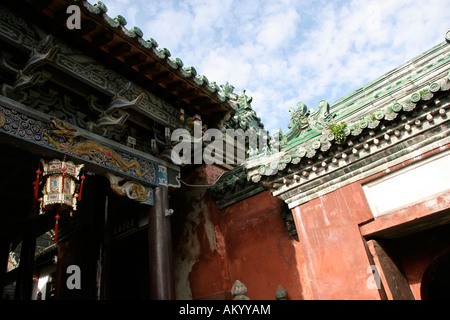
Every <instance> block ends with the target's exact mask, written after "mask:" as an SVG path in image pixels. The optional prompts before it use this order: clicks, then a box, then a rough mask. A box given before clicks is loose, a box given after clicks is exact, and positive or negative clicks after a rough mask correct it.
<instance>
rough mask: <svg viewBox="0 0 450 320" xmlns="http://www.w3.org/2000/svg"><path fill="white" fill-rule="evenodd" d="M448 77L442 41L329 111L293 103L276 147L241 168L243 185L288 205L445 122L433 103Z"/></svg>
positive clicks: (449, 58) (449, 85) (449, 48)
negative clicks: (313, 186) (256, 186)
mask: <svg viewBox="0 0 450 320" xmlns="http://www.w3.org/2000/svg"><path fill="white" fill-rule="evenodd" d="M448 41H449V40H448V39H447V42H448ZM449 70H450V45H449V44H448V43H446V42H442V43H440V44H438V45H436V46H435V47H433V48H431V49H430V50H428V51H426V52H425V53H423V54H421V55H420V56H418V57H416V58H415V59H413V60H411V61H409V62H407V63H405V64H404V65H402V66H400V67H398V68H396V69H394V70H392V71H391V72H388V73H386V74H385V75H383V76H381V77H379V78H378V79H376V80H375V81H372V82H371V83H369V84H367V85H365V86H363V87H362V88H360V89H358V90H356V91H354V92H352V93H350V94H349V95H347V96H345V97H343V98H342V99H339V100H338V101H336V102H335V103H333V104H331V105H330V104H328V103H327V102H326V101H325V100H322V101H320V102H319V108H318V110H317V111H315V110H314V109H312V108H308V107H307V106H306V105H304V104H303V103H301V102H300V103H298V104H297V107H296V108H291V109H290V112H291V123H290V125H289V127H290V130H289V131H288V132H287V133H286V134H284V133H283V132H282V131H281V130H279V131H278V132H276V133H275V138H278V141H276V142H277V143H275V144H274V146H275V147H274V146H272V147H273V148H272V150H271V151H269V152H266V153H265V154H260V155H258V156H257V157H253V158H251V159H249V160H248V161H247V162H246V164H245V168H246V170H247V173H248V179H249V180H251V181H253V182H257V183H260V184H262V185H263V186H265V187H266V188H269V189H271V190H272V192H273V194H274V195H279V196H280V195H282V194H284V196H283V197H286V198H290V197H292V196H293V195H294V194H296V193H301V190H300V189H301V188H300V186H301V185H303V188H304V184H305V183H308V182H309V181H313V180H317V181H319V180H320V178H321V177H322V178H323V177H325V176H328V177H331V176H332V173H333V172H334V171H336V170H338V169H340V168H343V167H345V166H348V167H350V166H349V165H350V164H352V163H356V162H359V163H361V161H360V160H361V159H364V158H366V157H369V156H370V155H373V154H375V153H377V152H378V149H379V147H378V146H380V145H381V144H383V143H385V142H386V147H389V146H390V145H394V144H397V143H400V142H401V141H403V140H404V141H406V140H407V139H408V138H409V137H410V136H412V135H413V132H414V133H418V132H420V131H423V130H429V129H430V128H433V127H435V126H437V125H439V124H440V123H441V122H442V124H444V123H446V113H447V110H446V109H447V107H448V105H447V104H445V105H444V102H442V106H441V100H440V99H441V98H439V97H440V96H442V94H443V93H444V92H447V91H448V90H450V73H449ZM418 106H421V107H420V108H418ZM415 128H418V130H417V132H415V131H414V130H415ZM273 143H274V142H273ZM336 172H337V171H336ZM322 182H324V181H322ZM299 188H300V189H299ZM295 190H296V191H295ZM316 191H317V190H316ZM305 199H306V198H304V200H301V201H306V200H305ZM299 201H300V200H299ZM297 204H298V201H297Z"/></svg>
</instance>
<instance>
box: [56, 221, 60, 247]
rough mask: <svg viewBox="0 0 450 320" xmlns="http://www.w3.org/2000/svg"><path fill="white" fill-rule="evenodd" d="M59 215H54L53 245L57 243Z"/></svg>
mask: <svg viewBox="0 0 450 320" xmlns="http://www.w3.org/2000/svg"><path fill="white" fill-rule="evenodd" d="M59 218H60V217H59V215H56V216H55V219H56V221H55V243H57V242H58V220H59Z"/></svg>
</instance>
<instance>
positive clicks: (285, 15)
mask: <svg viewBox="0 0 450 320" xmlns="http://www.w3.org/2000/svg"><path fill="white" fill-rule="evenodd" d="M102 2H103V3H105V4H106V6H107V7H108V15H109V16H111V17H115V16H116V15H118V14H120V15H122V16H124V17H125V18H126V20H127V22H128V24H127V26H126V27H127V28H131V27H133V26H138V27H139V28H140V29H141V30H142V31H143V32H144V37H143V38H144V39H148V38H153V39H155V40H156V41H157V42H158V44H159V47H161V48H167V49H169V51H170V52H171V54H172V57H173V58H175V57H177V58H180V59H181V60H183V62H184V65H185V66H193V67H195V69H196V70H197V73H198V74H202V75H205V76H206V77H207V78H208V79H209V80H210V81H216V82H217V83H218V84H219V85H220V84H225V83H226V82H227V81H228V82H229V83H230V84H231V85H233V86H234V87H235V92H236V93H240V92H241V90H242V89H246V90H247V91H246V93H247V95H249V96H252V97H253V102H252V107H253V109H254V110H255V111H256V112H257V113H258V115H259V116H260V117H261V119H262V121H263V123H264V124H265V127H266V129H269V130H270V132H271V133H273V131H274V130H275V129H276V128H278V127H280V128H281V129H282V130H283V132H287V131H288V128H287V125H288V123H289V111H288V109H289V107H295V106H296V104H297V103H298V102H299V101H302V102H303V103H305V104H306V105H307V106H312V107H313V108H315V109H316V108H317V103H318V102H319V101H320V100H321V99H325V100H327V101H328V102H329V103H332V102H334V101H336V100H338V99H339V98H342V97H343V96H345V95H347V94H349V93H351V92H352V91H354V90H356V89H358V88H360V87H362V86H363V85H365V84H367V83H368V82H370V81H372V80H375V79H376V78H378V77H380V76H382V75H383V74H385V73H386V72H389V71H391V70H392V69H394V68H396V67H399V66H400V65H402V64H403V63H406V62H407V61H409V60H411V59H413V58H414V57H416V56H418V55H420V54H421V53H423V52H424V51H426V50H428V49H430V48H431V47H433V46H434V45H436V44H438V43H440V42H442V41H444V40H445V33H446V32H447V31H448V30H450V19H449V18H450V14H449V13H448V12H449V8H450V0H426V1H423V0H411V1H408V0H376V1H367V0H349V1H330V0H329V1H317V0H315V1H312V0H276V1H275V0H273V1H272V0H264V1H261V0H239V1H237V0H161V1H160V0H102ZM91 3H92V4H93V3H94V2H91Z"/></svg>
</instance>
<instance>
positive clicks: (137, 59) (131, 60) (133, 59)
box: [125, 52, 147, 67]
mask: <svg viewBox="0 0 450 320" xmlns="http://www.w3.org/2000/svg"><path fill="white" fill-rule="evenodd" d="M146 58H147V57H146V56H145V55H144V54H142V53H140V52H138V53H136V54H133V55H132V56H130V57H128V58H126V59H125V63H126V64H127V65H129V66H131V67H132V66H135V65H138V64H141V63H143V62H144V61H145V59H146Z"/></svg>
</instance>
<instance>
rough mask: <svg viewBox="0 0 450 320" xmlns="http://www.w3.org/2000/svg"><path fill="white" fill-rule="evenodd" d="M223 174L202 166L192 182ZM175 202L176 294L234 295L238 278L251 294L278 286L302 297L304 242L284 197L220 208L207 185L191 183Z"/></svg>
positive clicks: (262, 196) (268, 294)
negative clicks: (288, 221) (292, 227)
mask: <svg viewBox="0 0 450 320" xmlns="http://www.w3.org/2000/svg"><path fill="white" fill-rule="evenodd" d="M219 174H220V172H219V171H217V169H215V168H214V167H211V166H203V167H201V168H200V169H197V170H196V172H195V173H194V174H193V175H191V176H190V179H189V181H190V182H189V183H192V184H194V183H195V184H197V185H201V184H205V183H211V181H212V182H213V181H214V180H215V177H217V176H218V175H219ZM174 197H176V200H174V199H173V198H174ZM171 203H176V208H175V214H174V216H173V217H174V219H173V233H174V263H175V279H176V297H177V299H230V298H232V297H231V295H230V292H231V286H232V285H233V283H234V281H235V280H240V281H241V282H243V283H244V284H245V285H246V286H247V289H248V293H247V295H248V296H249V297H250V298H251V299H275V292H276V290H277V287H278V286H279V285H282V286H283V287H285V288H286V289H287V292H288V296H289V298H290V299H301V298H302V294H303V293H302V290H303V289H302V286H301V283H300V274H301V273H302V272H303V273H304V272H305V271H304V270H303V269H302V266H303V265H304V262H303V256H302V254H301V247H300V244H299V243H298V240H297V239H296V238H294V237H292V236H290V235H289V233H288V231H287V229H286V225H285V222H284V220H283V219H282V218H281V217H280V213H281V210H282V209H283V206H282V202H281V201H280V200H279V199H277V198H275V197H273V196H272V195H271V194H270V192H262V193H259V194H257V195H255V196H253V197H251V198H247V199H246V200H244V201H240V202H238V203H236V204H234V205H232V206H230V207H227V208H225V209H223V210H218V209H217V207H216V206H215V203H214V201H212V200H211V199H210V197H209V196H208V195H207V194H206V188H203V187H192V186H190V187H184V188H183V190H182V192H180V193H179V194H178V193H177V194H174V195H173V196H172V198H171Z"/></svg>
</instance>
